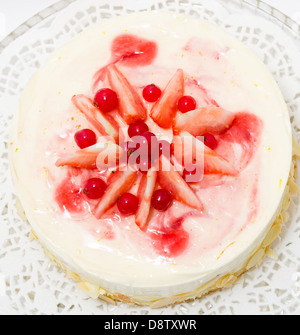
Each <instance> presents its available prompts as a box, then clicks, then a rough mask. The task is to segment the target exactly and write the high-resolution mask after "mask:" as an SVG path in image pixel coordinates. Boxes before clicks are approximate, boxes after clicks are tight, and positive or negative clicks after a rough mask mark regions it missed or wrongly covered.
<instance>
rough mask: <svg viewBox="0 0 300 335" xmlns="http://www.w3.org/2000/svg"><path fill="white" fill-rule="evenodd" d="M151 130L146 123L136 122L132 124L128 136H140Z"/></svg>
mask: <svg viewBox="0 0 300 335" xmlns="http://www.w3.org/2000/svg"><path fill="white" fill-rule="evenodd" d="M148 130H149V127H148V126H147V125H146V123H145V122H144V121H141V120H139V121H136V122H134V123H132V124H131V125H130V126H129V127H128V135H129V137H134V136H140V135H142V134H144V133H146V132H147V131H148Z"/></svg>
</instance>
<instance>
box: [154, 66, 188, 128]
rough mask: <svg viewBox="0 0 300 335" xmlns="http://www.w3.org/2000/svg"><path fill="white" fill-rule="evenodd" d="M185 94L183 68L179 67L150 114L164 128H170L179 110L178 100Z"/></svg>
mask: <svg viewBox="0 0 300 335" xmlns="http://www.w3.org/2000/svg"><path fill="white" fill-rule="evenodd" d="M183 94H184V75H183V70H182V69H178V70H177V71H176V73H175V74H174V76H173V77H172V78H171V80H170V81H169V83H168V84H167V86H166V88H165V90H164V92H163V94H162V96H161V98H160V99H159V100H158V101H157V102H156V103H155V104H154V105H153V107H152V109H151V112H150V116H151V118H152V119H153V120H154V121H155V122H156V123H157V124H158V125H159V126H160V127H162V128H170V127H171V126H172V122H173V120H174V117H175V115H176V112H177V102H178V100H179V99H180V98H181V97H182V96H183Z"/></svg>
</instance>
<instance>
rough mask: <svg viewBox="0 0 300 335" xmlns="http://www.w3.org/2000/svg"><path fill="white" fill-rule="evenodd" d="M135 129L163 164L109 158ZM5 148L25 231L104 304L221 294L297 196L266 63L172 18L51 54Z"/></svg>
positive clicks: (141, 17) (116, 28)
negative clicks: (195, 171)
mask: <svg viewBox="0 0 300 335" xmlns="http://www.w3.org/2000/svg"><path fill="white" fill-rule="evenodd" d="M101 92H102V93H101ZM103 92H106V93H107V92H108V93H107V94H108V95H107V96H106V97H105V95H102V96H101V94H103ZM106 107H107V108H106ZM141 129H142V130H141ZM87 130H89V131H87ZM133 133H134V134H139V135H141V137H142V138H144V139H146V142H147V141H148V139H149V137H147V136H146V135H145V133H147V134H148V135H149V134H150V135H151V138H152V139H153V138H154V142H155V141H157V143H165V144H166V147H168V145H169V149H170V155H167V154H165V153H164V152H163V153H162V154H161V153H160V154H159V155H158V157H155V159H154V158H153V157H151V160H150V161H151V163H149V164H151V166H148V167H147V168H146V170H145V171H144V170H142V169H141V168H137V169H136V168H135V167H134V166H132V164H130V163H128V162H127V161H125V163H124V162H123V163H124V164H121V163H120V160H119V158H120V157H121V156H122V155H123V156H124V152H125V154H126V157H127V158H131V157H132V156H131V155H132V153H134V152H135V150H136V149H137V148H136V147H134V150H131V151H130V150H129V151H128V150H127V149H128V146H127V147H126V149H125V146H124V143H125V145H128V143H129V142H130V143H132V138H133V137H132V134H133ZM144 135H145V136H144ZM183 139H189V140H192V141H193V145H192V146H189V145H188V144H186V142H183ZM11 142H12V143H11V148H10V161H11V169H12V174H13V178H14V182H15V186H16V190H17V194H18V197H19V199H20V202H21V204H22V207H23V209H24V212H25V215H26V217H27V219H28V221H29V223H30V225H31V227H32V231H33V233H34V235H35V236H36V238H37V239H38V240H39V241H40V243H41V244H42V245H43V246H44V248H45V249H46V250H47V251H48V252H49V254H50V255H51V257H52V259H54V260H55V261H56V262H57V263H58V264H59V265H60V266H61V267H62V268H63V269H65V270H66V271H68V273H69V274H71V275H72V277H73V278H75V279H77V280H78V281H79V282H80V284H79V285H80V287H81V288H83V289H85V290H86V291H87V292H88V293H89V294H90V295H91V296H93V297H95V298H96V297H100V298H103V299H105V300H108V301H110V302H114V301H118V300H119V301H125V302H129V303H136V304H141V305H150V306H151V307H161V306H165V305H168V304H172V303H177V302H182V301H186V300H189V299H193V298H196V297H201V296H202V295H204V294H206V293H208V292H210V291H213V290H215V289H217V288H220V287H224V286H227V285H228V284H231V283H232V282H234V281H235V280H236V278H237V277H238V276H239V275H240V274H241V273H243V272H244V271H246V270H248V269H249V268H251V267H252V266H254V265H256V264H257V263H258V262H259V261H260V260H261V258H263V256H264V255H265V253H266V252H267V250H268V248H269V245H270V243H271V242H272V241H273V240H274V239H275V237H276V236H277V234H278V233H279V231H280V227H281V224H282V223H283V221H284V218H285V210H286V209H287V207H288V203H289V198H290V195H291V193H292V192H293V191H294V189H295V185H294V183H293V171H294V170H293V169H294V163H293V159H292V156H293V151H292V149H293V148H292V147H293V145H292V132H291V125H290V119H289V113H288V109H287V107H286V105H285V102H284V99H283V97H282V95H281V92H280V90H279V88H278V86H277V84H276V82H275V81H274V79H273V78H272V76H271V75H270V73H269V72H268V70H267V69H266V67H265V66H264V65H263V63H262V62H261V61H260V60H259V59H258V58H257V57H256V56H255V55H254V54H253V53H252V52H251V51H250V50H248V49H247V48H246V47H245V46H244V45H242V43H241V42H240V41H238V40H237V39H235V38H234V37H232V36H230V35H228V34H227V33H225V32H223V31H222V30H221V29H220V28H218V27H217V26H215V25H212V24H211V23H208V22H203V21H198V20H194V19H191V18H189V17H185V16H178V15H175V14H170V13H139V14H132V15H129V16H124V17H117V18H114V19H109V20H105V21H103V22H102V23H101V24H99V25H96V26H93V27H91V28H88V29H86V30H85V31H84V32H82V33H81V34H79V35H78V36H77V37H75V38H74V39H73V40H71V41H70V42H68V43H67V44H66V45H65V46H63V47H62V48H60V49H59V50H57V51H56V52H55V53H54V54H53V55H51V57H50V59H49V60H48V61H47V63H46V64H45V65H44V66H43V68H42V69H40V70H39V71H38V72H37V73H36V75H35V76H34V77H33V78H32V79H31V81H30V82H29V83H28V86H27V87H26V89H25V91H24V93H23V96H22V98H21V101H20V107H19V110H18V113H16V117H15V122H14V127H13V131H12V140H11ZM133 142H134V141H133ZM154 142H152V145H153V143H154ZM147 143H149V142H147ZM155 143H156V142H155ZM183 143H184V144H183ZM160 148H161V147H160ZM182 148H183V150H182ZM136 151H137V150H136ZM103 152H105V153H115V154H117V157H118V160H117V162H116V163H117V164H116V165H110V166H109V167H105V166H104V164H102V163H103V162H101V161H100V159H99V155H100V154H101V153H103ZM128 152H129V154H128ZM127 154H128V155H127ZM196 154H199V155H200V160H198V159H199V158H198V157H199V156H197V155H196ZM120 155H121V156H120ZM123 156H122V157H123ZM148 156H149V155H148ZM148 156H147V157H148ZM194 156H195V157H196V156H197V158H195V157H194ZM188 159H192V162H193V164H194V166H198V167H200V171H201V177H200V178H198V179H197V180H193V181H189V180H188V175H189V172H191V171H187V166H186V162H187V160H188ZM154 161H155V162H154ZM127 163H128V164H127ZM154 163H155V164H154ZM164 164H167V165H168V168H167V169H164ZM95 180H96V181H95ZM89 182H90V184H89V186H90V188H89V186H87V185H88V183H89ZM92 182H94V184H93V183H92ZM97 182H98V183H97ZM91 183H92V184H91ZM97 187H98V188H97ZM279 223H280V224H279Z"/></svg>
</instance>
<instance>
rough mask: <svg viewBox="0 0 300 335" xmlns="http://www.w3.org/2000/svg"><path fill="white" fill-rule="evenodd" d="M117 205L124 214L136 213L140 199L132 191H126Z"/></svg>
mask: <svg viewBox="0 0 300 335" xmlns="http://www.w3.org/2000/svg"><path fill="white" fill-rule="evenodd" d="M117 206H118V208H119V211H120V212H121V213H122V214H124V215H132V214H135V213H136V211H137V209H138V206H139V199H138V197H137V196H135V195H133V194H131V193H124V194H122V195H121V196H120V198H119V199H118V201H117Z"/></svg>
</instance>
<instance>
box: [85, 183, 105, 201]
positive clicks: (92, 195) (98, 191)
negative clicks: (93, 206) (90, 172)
mask: <svg viewBox="0 0 300 335" xmlns="http://www.w3.org/2000/svg"><path fill="white" fill-rule="evenodd" d="M106 187H107V186H106V184H105V182H104V181H103V180H102V179H100V178H92V179H89V180H88V181H87V182H86V185H85V187H84V189H83V193H84V194H85V195H86V196H87V197H88V198H89V199H99V198H101V197H102V196H103V194H104V192H105V190H106Z"/></svg>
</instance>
